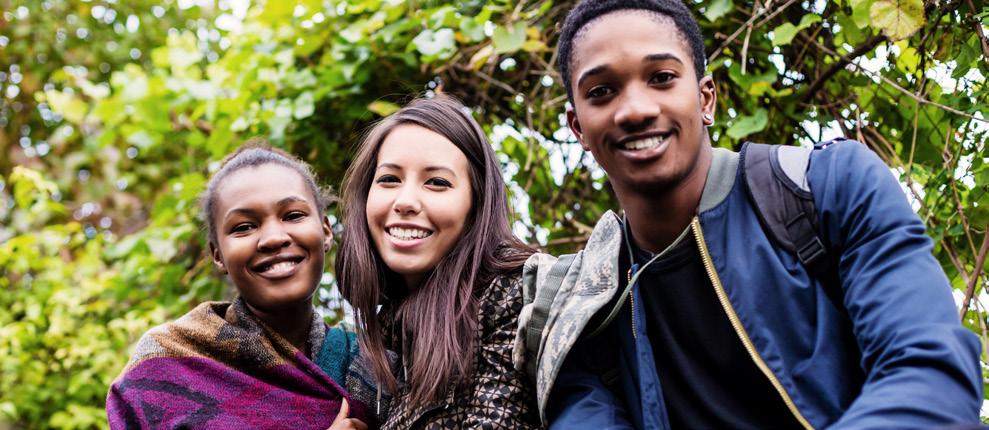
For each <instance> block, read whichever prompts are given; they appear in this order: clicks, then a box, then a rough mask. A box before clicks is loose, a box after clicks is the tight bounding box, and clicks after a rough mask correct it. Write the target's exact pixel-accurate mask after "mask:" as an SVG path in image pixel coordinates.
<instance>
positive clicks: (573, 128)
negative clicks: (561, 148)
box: [567, 107, 591, 151]
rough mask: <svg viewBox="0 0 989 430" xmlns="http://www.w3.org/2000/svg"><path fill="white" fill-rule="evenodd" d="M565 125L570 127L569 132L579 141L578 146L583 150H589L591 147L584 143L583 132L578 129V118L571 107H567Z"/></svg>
mask: <svg viewBox="0 0 989 430" xmlns="http://www.w3.org/2000/svg"><path fill="white" fill-rule="evenodd" d="M567 126H569V127H570V132H571V133H573V135H574V136H575V137H576V138H577V141H578V142H580V147H581V148H584V150H585V151H590V150H591V147H590V146H587V144H586V143H584V132H583V131H582V130H581V129H580V120H579V119H577V111H576V110H574V108H573V107H568V108H567Z"/></svg>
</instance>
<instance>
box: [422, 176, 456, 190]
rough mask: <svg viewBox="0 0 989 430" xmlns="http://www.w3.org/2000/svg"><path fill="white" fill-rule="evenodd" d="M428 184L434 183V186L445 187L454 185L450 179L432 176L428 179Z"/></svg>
mask: <svg viewBox="0 0 989 430" xmlns="http://www.w3.org/2000/svg"><path fill="white" fill-rule="evenodd" d="M426 185H432V186H434V187H444V188H450V187H452V186H453V184H451V183H450V181H448V180H446V179H443V178H430V179H429V180H428V181H426Z"/></svg>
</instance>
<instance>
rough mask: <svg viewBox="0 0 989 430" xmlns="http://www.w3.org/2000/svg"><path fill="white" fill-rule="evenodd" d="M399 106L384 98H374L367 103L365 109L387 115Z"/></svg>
mask: <svg viewBox="0 0 989 430" xmlns="http://www.w3.org/2000/svg"><path fill="white" fill-rule="evenodd" d="M398 109H399V107H398V105H397V104H395V103H392V102H387V101H384V100H375V101H373V102H371V104H369V105H367V110H369V111H371V112H374V113H376V114H378V115H379V116H388V115H391V114H393V113H395V112H396V111H398Z"/></svg>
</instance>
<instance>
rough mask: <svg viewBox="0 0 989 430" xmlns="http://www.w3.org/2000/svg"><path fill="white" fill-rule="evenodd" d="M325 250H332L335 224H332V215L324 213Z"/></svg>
mask: <svg viewBox="0 0 989 430" xmlns="http://www.w3.org/2000/svg"><path fill="white" fill-rule="evenodd" d="M322 227H323V252H324V253H326V252H330V247H332V246H333V226H331V225H330V217H328V216H326V215H323V225H322Z"/></svg>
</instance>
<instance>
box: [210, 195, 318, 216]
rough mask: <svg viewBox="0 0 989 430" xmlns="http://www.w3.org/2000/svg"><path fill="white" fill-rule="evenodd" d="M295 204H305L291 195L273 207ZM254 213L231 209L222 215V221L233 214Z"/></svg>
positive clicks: (297, 197)
mask: <svg viewBox="0 0 989 430" xmlns="http://www.w3.org/2000/svg"><path fill="white" fill-rule="evenodd" d="M297 202H306V199H304V198H302V197H299V196H295V195H292V196H288V197H285V198H283V199H281V200H279V201H277V202H275V206H277V207H282V206H288V205H290V204H292V203H297ZM254 212H256V211H255V210H254V209H250V208H233V209H230V210H228V211H227V213H226V214H224V215H223V219H224V220H226V219H229V218H230V217H231V216H232V215H235V214H243V215H253V214H254Z"/></svg>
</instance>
